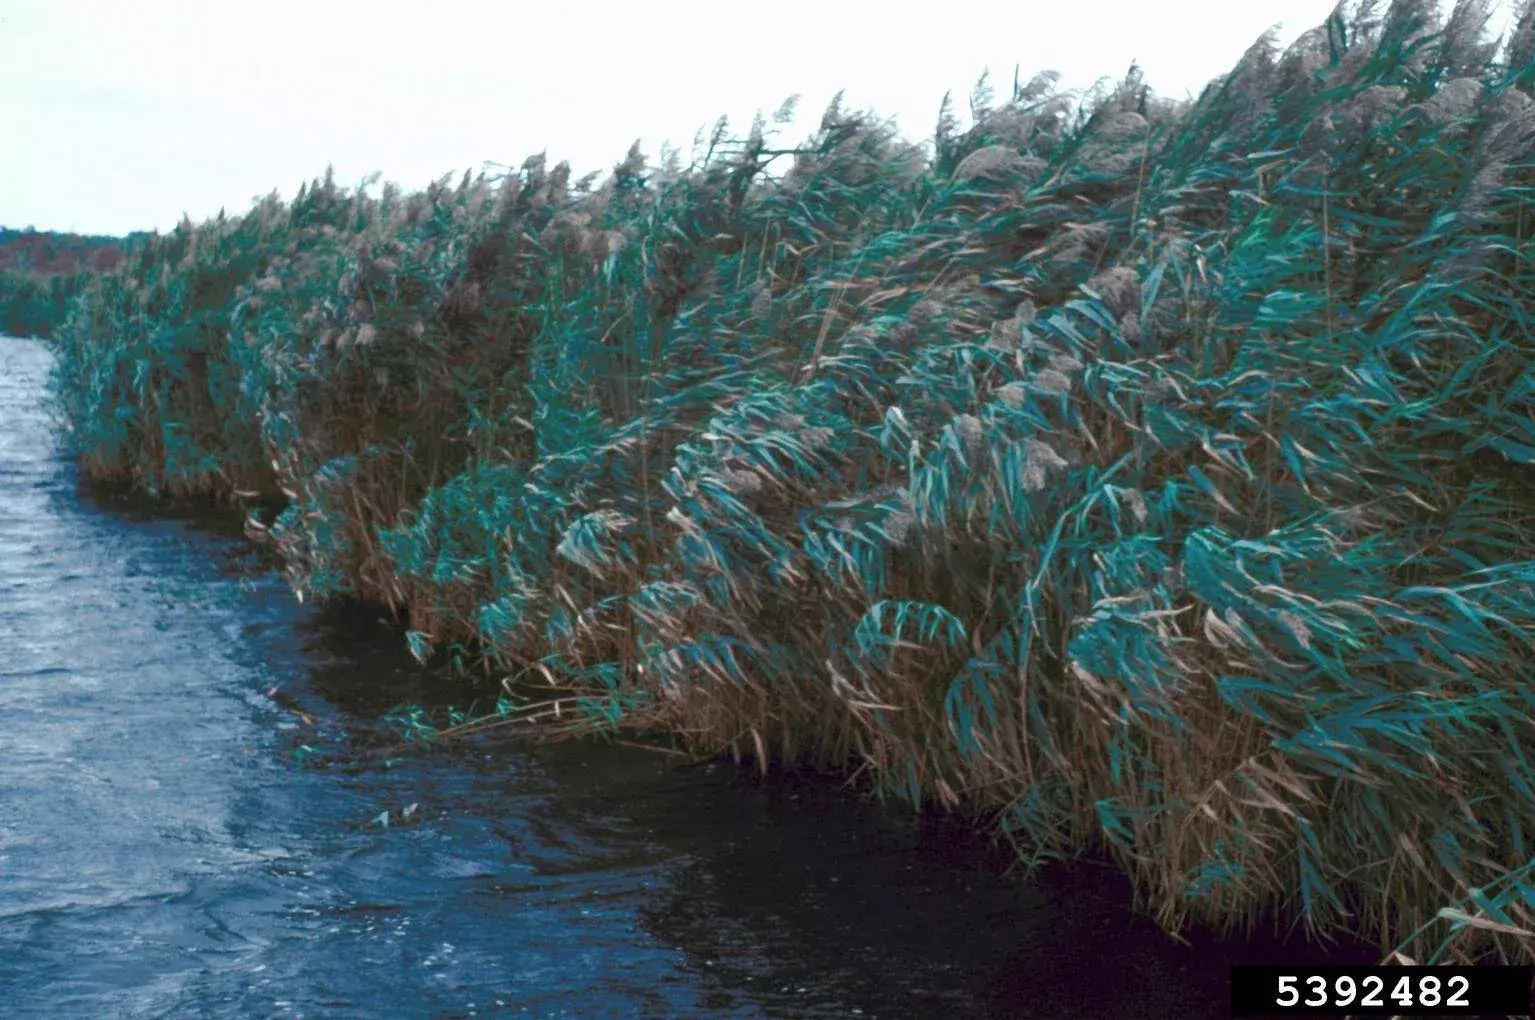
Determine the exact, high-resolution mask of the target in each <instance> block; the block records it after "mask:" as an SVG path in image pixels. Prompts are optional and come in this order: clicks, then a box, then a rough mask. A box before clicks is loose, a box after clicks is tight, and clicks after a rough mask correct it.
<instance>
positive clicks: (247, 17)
mask: <svg viewBox="0 0 1535 1020" xmlns="http://www.w3.org/2000/svg"><path fill="white" fill-rule="evenodd" d="M1334 3H1335V0H1161V2H1159V3H1146V2H1145V0H1078V2H1072V0H942V2H939V3H932V4H929V3H922V4H917V3H911V4H895V3H889V2H888V0H887V2H885V3H874V2H871V0H862V2H858V3H852V2H838V0H770V2H768V3H758V4H750V5H748V4H742V3H732V2H729V0H653V2H649V3H627V4H617V3H612V2H611V0H601V2H593V0H588V2H587V3H585V4H581V5H579V6H578V5H576V4H567V3H550V2H543V0H534V2H529V0H490V2H475V0H430V2H427V0H368V2H362V0H301V2H295V0H0V225H3V226H8V227H25V226H28V225H33V226H36V227H37V228H38V229H41V230H70V231H78V232H81V233H97V234H119V235H120V234H124V233H127V232H129V231H133V230H162V231H163V230H168V229H170V228H171V227H173V226H174V225H175V224H176V222H177V221H178V220H180V219H181V217H182V214H183V213H185V214H187V215H189V216H191V218H192V219H193V220H203V219H205V218H208V217H211V216H213V215H215V214H217V212H218V211H219V209H220V208H223V209H225V210H227V211H228V212H230V213H232V214H233V213H243V212H245V211H246V210H247V209H249V208H250V206H251V203H252V201H253V200H254V199H255V198H256V197H257V196H260V195H264V194H268V193H270V192H271V191H273V190H274V189H275V190H277V191H279V192H280V193H281V194H282V195H283V196H285V197H291V196H292V195H293V193H294V192H295V191H296V190H297V188H298V186H299V184H300V183H301V182H303V181H306V180H309V179H312V178H314V177H316V176H318V175H320V174H322V173H323V172H324V169H325V167H326V165H327V164H332V165H334V167H335V172H336V178H337V180H338V182H340V183H343V184H356V183H358V182H359V181H361V180H362V178H363V177H364V176H365V175H367V174H369V173H371V172H375V171H376V172H378V173H380V174H381V175H382V176H383V178H384V179H385V180H391V181H395V182H397V183H398V184H400V185H401V186H402V187H404V188H406V189H407V190H415V189H418V188H421V187H424V186H425V185H426V184H427V183H428V182H429V181H431V180H432V179H434V178H437V177H440V176H441V175H442V174H444V173H446V172H455V173H461V172H462V171H463V170H464V169H473V170H479V169H480V168H481V167H483V166H484V164H485V163H486V161H493V162H495V163H501V164H510V165H513V166H518V165H521V163H522V161H523V159H525V158H526V157H527V156H528V155H530V154H533V153H536V152H539V151H547V153H548V157H549V161H550V165H553V164H554V163H555V162H558V161H559V160H562V159H563V160H568V161H569V162H570V164H571V166H572V168H573V170H574V171H575V175H576V176H577V177H579V176H580V175H581V174H583V173H585V172H587V171H590V170H606V169H609V168H611V167H612V166H613V164H615V163H617V162H618V161H619V160H621V159H622V158H623V156H624V154H625V153H626V152H627V151H628V148H629V145H630V143H632V142H633V141H635V139H636V138H638V139H640V141H641V148H642V150H643V151H644V152H645V153H646V154H647V155H648V156H650V157H652V158H654V157H656V156H657V155H659V152H660V148H661V143H662V142H663V141H667V140H670V141H671V142H672V143H673V144H675V145H678V146H679V147H680V148H681V149H682V150H683V152H684V154H685V153H686V152H687V151H688V148H689V146H690V145H691V142H692V139H693V137H694V135H695V133H696V132H697V131H698V129H699V128H701V127H706V126H712V124H713V123H714V121H715V120H716V119H718V117H719V116H720V115H721V114H725V115H728V116H729V117H730V119H731V123H732V124H733V125H735V126H737V127H739V128H740V129H741V130H743V131H744V130H745V129H746V127H748V126H749V124H750V122H751V118H752V116H753V114H754V113H756V112H757V111H758V110H761V111H763V112H764V113H766V114H767V115H768V116H769V117H771V115H772V113H773V112H774V111H776V110H777V109H778V108H779V106H780V105H781V104H782V103H783V101H784V100H785V99H786V98H787V97H788V96H790V95H792V94H796V93H797V94H799V95H801V97H802V98H801V100H800V105H799V107H798V110H799V116H798V118H797V120H796V121H795V122H793V123H792V124H790V125H789V126H788V127H787V128H786V129H784V132H783V134H782V135H781V136H780V138H781V140H783V141H785V142H795V141H799V140H801V139H803V138H804V137H805V136H806V135H808V134H809V132H810V130H811V129H813V128H814V126H815V125H816V124H817V123H818V122H819V120H820V116H821V112H822V111H823V110H824V109H825V107H826V104H827V103H828V102H829V101H830V99H831V97H832V96H833V95H834V94H835V93H836V92H837V91H838V90H839V89H845V90H846V96H845V105H846V106H848V107H851V108H854V109H860V110H863V109H872V110H874V111H875V112H877V113H878V114H880V115H882V116H894V117H895V118H896V122H897V124H898V125H899V127H900V128H901V130H902V132H903V133H904V134H905V135H906V136H907V137H908V138H911V139H913V140H917V139H922V138H927V137H930V135H931V132H932V128H933V125H934V124H935V123H936V120H937V114H938V107H939V103H940V101H941V100H942V98H943V94H944V92H945V91H950V90H952V91H953V92H954V94H955V98H956V101H957V102H958V105H959V109H960V110H961V112H963V111H964V109H965V102H966V99H967V97H968V96H969V93H970V88H971V86H972V85H973V84H974V83H975V80H976V79H977V77H979V75H980V74H981V72H982V71H983V70H986V69H989V70H990V71H991V74H992V81H993V83H994V84H995V86H996V91H997V93H998V95H999V96H1002V97H1004V98H1005V95H1006V93H1007V91H1008V89H1009V88H1010V87H1011V85H1012V81H1013V74H1014V68H1015V67H1019V68H1020V69H1021V73H1022V75H1023V77H1024V79H1025V80H1027V79H1028V78H1029V77H1030V76H1032V74H1033V73H1035V72H1038V71H1043V70H1047V69H1053V70H1055V71H1058V72H1060V74H1061V85H1062V87H1065V88H1086V87H1088V86H1091V85H1092V84H1093V82H1094V81H1096V80H1097V79H1099V78H1101V77H1105V76H1107V77H1109V78H1110V79H1112V80H1118V79H1120V78H1122V77H1123V75H1124V73H1125V72H1126V70H1128V68H1129V66H1130V64H1131V62H1132V61H1136V62H1138V63H1139V64H1140V66H1141V68H1142V70H1143V71H1144V73H1145V75H1146V81H1147V83H1148V84H1149V85H1150V86H1151V87H1152V89H1153V90H1154V91H1155V92H1157V93H1158V94H1160V95H1164V96H1170V97H1178V98H1181V97H1183V96H1185V95H1197V94H1198V92H1199V91H1200V89H1201V88H1203V86H1204V85H1205V84H1206V83H1207V82H1209V81H1210V80H1211V79H1212V78H1216V77H1218V76H1220V75H1222V74H1224V73H1226V72H1227V71H1229V70H1230V69H1231V68H1232V66H1233V65H1234V64H1235V63H1236V61H1237V60H1238V59H1239V58H1240V57H1241V55H1242V53H1243V52H1244V51H1245V50H1247V48H1248V47H1250V46H1251V45H1252V44H1253V42H1254V41H1256V40H1257V38H1258V37H1259V36H1260V35H1262V33H1263V32H1264V31H1265V30H1266V29H1267V28H1269V27H1270V26H1272V25H1275V24H1276V23H1277V24H1282V27H1281V29H1280V33H1279V41H1280V44H1281V45H1287V44H1288V43H1289V42H1290V41H1292V40H1293V39H1294V38H1295V37H1296V36H1298V35H1299V34H1300V33H1301V32H1303V31H1305V30H1307V29H1309V28H1312V27H1315V26H1316V25H1319V24H1321V23H1322V22H1323V21H1324V20H1325V19H1326V17H1327V15H1328V14H1329V13H1330V11H1331V10H1332V8H1333V6H1334ZM1505 7H1506V3H1505ZM1506 15H1507V11H1506V10H1505V11H1501V12H1500V15H1499V16H1498V17H1496V18H1495V19H1494V23H1493V25H1492V28H1493V30H1494V31H1496V30H1499V29H1501V28H1502V27H1503V26H1504V25H1505V24H1506V22H1507V16H1506Z"/></svg>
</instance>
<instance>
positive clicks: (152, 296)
mask: <svg viewBox="0 0 1535 1020" xmlns="http://www.w3.org/2000/svg"><path fill="white" fill-rule="evenodd" d="M1477 31H1478V29H1477V26H1475V25H1474V24H1473V23H1472V21H1471V20H1468V19H1466V18H1464V17H1459V18H1456V19H1451V21H1450V22H1447V23H1445V24H1443V25H1440V24H1438V23H1437V22H1435V21H1434V19H1433V16H1432V15H1431V13H1430V12H1428V11H1427V10H1426V9H1424V8H1423V7H1422V5H1413V4H1405V3H1404V4H1396V5H1393V6H1392V8H1391V14H1390V16H1389V17H1385V18H1384V19H1374V18H1371V17H1369V16H1368V15H1367V12H1365V11H1363V9H1361V10H1358V11H1354V10H1349V11H1345V10H1344V9H1342V8H1340V9H1339V11H1338V13H1336V14H1335V15H1334V16H1333V17H1332V18H1330V19H1329V21H1328V22H1327V23H1326V24H1325V25H1323V26H1319V27H1318V28H1317V29H1316V30H1314V31H1312V32H1310V33H1307V34H1305V35H1303V36H1302V37H1301V38H1300V39H1299V40H1297V42H1296V43H1295V44H1294V45H1293V46H1292V47H1291V48H1290V49H1289V50H1288V51H1286V52H1285V53H1282V54H1281V53H1277V52H1275V51H1274V49H1273V47H1272V46H1270V45H1269V44H1268V41H1266V40H1260V41H1259V42H1258V43H1257V44H1256V45H1255V46H1254V47H1253V48H1252V50H1251V51H1249V52H1248V53H1247V54H1246V55H1245V56H1244V57H1243V59H1242V60H1241V61H1240V62H1239V64H1238V66H1237V67H1235V68H1234V69H1233V71H1232V73H1231V74H1230V75H1228V76H1227V77H1226V78H1225V79H1224V80H1222V81H1221V82H1218V83H1216V84H1215V85H1212V87H1211V88H1210V89H1208V90H1206V92H1205V93H1204V94H1203V95H1202V96H1201V97H1199V99H1198V100H1196V101H1193V102H1168V101H1165V100H1163V99H1161V98H1159V97H1157V96H1155V95H1153V94H1152V93H1151V92H1150V90H1149V89H1147V88H1146V87H1145V85H1144V82H1143V81H1142V80H1141V78H1140V75H1139V72H1138V70H1135V69H1132V70H1131V71H1130V72H1129V73H1128V74H1127V75H1126V76H1125V77H1124V78H1123V79H1121V80H1120V81H1119V82H1118V83H1117V84H1116V85H1112V86H1105V87H1104V88H1101V89H1099V90H1097V91H1095V92H1093V93H1091V94H1089V95H1087V96H1084V97H1071V96H1062V95H1059V94H1058V93H1057V92H1056V90H1055V83H1054V80H1053V79H1052V78H1051V77H1050V76H1049V75H1040V76H1037V77H1035V78H1034V79H1032V80H1029V81H1026V82H1025V81H1023V80H1022V79H1019V80H1018V81H1017V82H1015V85H1014V88H1013V89H1012V91H1011V93H1010V94H1009V95H1008V96H1007V97H1006V98H1005V100H1003V101H1001V102H998V101H997V100H998V97H996V96H995V95H994V94H992V93H991V92H990V91H988V90H987V89H986V88H984V87H979V86H978V88H977V90H976V95H975V96H974V97H973V103H972V116H973V121H974V123H973V125H972V126H971V127H970V128H969V129H967V130H961V129H960V128H959V127H958V122H957V119H956V118H955V117H953V116H952V115H951V114H952V111H950V110H948V109H947V107H946V108H945V109H946V111H947V112H946V113H945V114H944V116H942V117H941V118H940V124H939V127H938V130H937V132H936V134H935V137H934V138H933V139H932V142H931V144H930V145H925V144H918V143H916V142H913V141H911V140H909V139H905V138H902V137H901V136H900V135H899V134H898V133H897V132H896V131H895V129H894V128H893V126H891V125H890V124H889V123H888V122H885V121H882V120H880V119H879V118H878V117H876V116H874V115H872V114H861V113H853V112H850V111H848V110H846V109H843V108H842V107H841V106H840V105H839V104H834V105H833V107H832V108H830V109H828V110H827V111H826V114H825V116H824V118H823V121H822V124H821V126H820V128H819V130H818V132H817V134H816V135H815V137H813V138H811V139H809V140H807V141H806V142H804V143H803V144H802V145H799V146H795V147H792V148H789V147H782V146H780V145H779V143H778V142H776V141H774V140H773V138H772V136H771V130H770V129H769V128H767V126H766V124H765V122H763V123H759V124H758V125H755V126H754V127H753V128H751V129H750V130H749V131H748V132H746V133H744V134H742V135H740V136H732V134H731V133H730V132H729V130H728V127H727V126H726V125H723V124H722V125H721V126H720V128H719V129H718V130H717V131H716V132H715V133H714V134H713V135H712V136H710V137H709V138H708V139H700V145H699V147H698V151H697V152H696V153H695V154H694V160H693V162H692V163H691V164H688V165H684V164H683V162H682V160H681V158H680V157H677V158H668V159H663V160H662V161H661V162H660V163H659V165H652V164H651V163H650V162H649V161H648V160H647V159H646V158H645V156H644V155H643V154H642V153H640V152H639V151H638V150H637V149H635V150H632V151H631V152H630V153H629V155H628V157H626V159H625V160H624V161H623V162H621V163H620V164H619V165H617V166H616V167H615V168H614V170H613V172H612V174H610V175H608V176H607V177H605V178H601V179H592V180H588V181H572V180H571V175H570V172H569V168H568V167H567V166H564V165H563V164H558V165H555V166H553V167H551V166H549V164H548V161H547V160H546V159H545V158H544V157H543V156H536V157H533V158H531V159H529V160H528V161H526V163H524V165H523V166H522V167H521V169H520V170H518V171H515V172H511V173H508V174H505V175H498V176H496V177H490V176H487V175H484V174H482V175H480V176H478V177H475V176H474V175H469V174H466V175H465V177H464V178H463V179H462V180H461V181H459V182H458V183H457V184H456V186H455V184H454V183H453V182H452V181H451V180H449V179H447V178H444V179H443V180H441V181H439V182H436V183H435V184H433V185H432V186H431V187H429V188H428V189H426V191H424V192H422V193H419V194H413V195H404V194H402V193H400V192H399V190H398V189H393V188H389V187H385V188H384V189H382V191H381V193H379V194H378V195H377V196H374V195H372V194H370V193H368V192H366V191H349V190H348V189H345V188H342V187H339V186H338V185H337V184H336V182H335V181H334V179H333V176H332V175H330V174H327V175H326V176H325V177H323V178H321V179H317V180H315V181H314V182H312V184H311V185H309V186H306V188H304V189H301V191H300V193H299V195H298V196H296V198H295V199H294V200H293V201H292V202H284V201H282V200H281V199H279V198H277V197H276V196H272V197H270V198H268V199H265V200H263V201H261V202H259V203H257V204H256V205H255V207H254V208H252V209H251V210H250V212H248V213H246V214H245V215H244V216H242V217H233V218H232V217H223V218H220V219H219V220H217V221H211V222H208V223H204V224H198V225H194V224H192V223H190V222H184V223H183V224H182V225H181V226H180V227H179V228H178V229H177V230H175V231H173V232H171V233H169V234H167V235H164V236H157V237H154V238H151V239H149V241H148V242H147V243H146V244H145V245H144V246H143V247H141V248H138V249H136V250H135V252H134V253H133V254H132V255H131V256H130V257H129V259H128V260H127V262H125V264H124V266H123V268H122V269H121V271H119V272H117V273H113V274H107V275H103V276H101V277H99V278H98V279H97V280H96V281H94V283H93V284H92V286H91V287H90V288H88V289H87V290H86V291H85V292H84V293H83V294H82V295H81V296H80V297H79V299H78V300H76V301H75V302H74V303H73V304H72V305H71V312H70V316H69V319H68V320H67V322H66V323H64V324H63V326H62V327H61V329H60V330H59V331H58V338H59V342H58V346H57V351H58V362H57V369H56V371H55V373H54V375H53V379H52V388H53V394H54V397H55V399H56V401H57V404H58V407H59V410H60V412H61V417H62V419H63V421H64V422H65V424H66V434H67V438H68V442H69V443H70V446H71V449H72V450H73V451H74V452H75V453H76V455H77V456H78V458H79V462H80V464H81V466H82V468H83V470H84V471H85V472H86V474H87V475H89V476H91V477H93V478H99V479H103V480H116V481H120V482H124V483H127V484H131V485H134V486H137V487H138V488H140V489H142V490H143V491H146V492H149V493H152V494H158V495H176V494H196V495H203V496H211V497H216V498H219V499H224V500H231V501H238V500H241V499H246V498H251V497H253V496H261V495H263V494H264V495H267V496H277V497H280V498H281V499H282V500H283V509H282V510H281V512H280V513H278V514H277V515H276V516H275V517H264V518H262V519H260V520H256V521H253V522H252V530H253V532H254V533H256V534H258V535H259V536H260V537H261V538H262V539H263V540H264V541H265V542H266V544H267V546H268V547H269V548H270V549H271V550H273V551H274V552H275V553H276V554H278V555H279V556H280V557H281V560H282V563H283V565H284V570H285V573H286V576H287V579H288V582H289V584H290V585H291V587H292V588H293V589H294V591H295V592H296V593H297V594H298V595H299V597H301V598H303V599H306V600H322V601H324V600H346V599H358V600H361V601H362V602H364V603H367V604H370V605H373V606H376V607H380V608H382V609H384V610H386V611H387V612H389V613H390V614H394V615H397V617H398V618H399V619H401V620H402V621H405V622H406V624H407V626H408V630H407V633H406V636H405V640H406V643H407V645H408V647H409V648H410V649H411V651H412V653H413V654H414V655H416V656H417V657H418V658H420V659H421V660H423V661H449V662H452V661H457V662H459V663H460V664H461V665H462V666H463V667H464V668H465V669H466V670H469V671H476V670H478V671H480V672H481V673H482V674H483V675H485V676H486V677H487V679H488V680H489V681H490V682H491V683H495V682H497V681H499V680H502V679H503V678H505V681H506V683H507V685H508V686H509V687H510V688H514V689H521V688H526V687H527V686H528V685H534V686H537V685H544V686H545V687H547V688H548V689H551V690H552V691H555V692H557V693H562V694H566V695H568V696H570V697H572V698H573V699H574V700H573V701H572V702H571V703H570V704H571V706H572V707H576V708H578V709H579V713H580V714H579V718H580V719H581V720H582V722H583V723H584V724H585V725H586V726H588V727H589V728H590V729H592V730H594V731H601V732H608V733H612V732H615V731H621V730H636V731H652V732H661V733H668V734H672V735H674V736H675V738H676V740H677V741H678V742H679V743H680V744H681V745H682V747H683V749H684V750H686V751H688V752H690V753H693V754H696V755H699V756H701V757H707V756H711V755H716V754H727V755H730V756H733V757H736V758H738V759H742V760H752V761H755V762H756V763H758V764H759V765H761V767H762V768H764V769H768V768H770V767H772V766H775V765H784V764H809V765H813V766H817V767H821V768H825V769H827V770H829V771H831V772H833V773H840V774H850V775H856V776H858V777H859V780H860V782H867V783H869V784H870V785H871V786H872V787H873V788H875V789H876V790H878V791H879V792H880V793H882V794H883V795H884V796H886V797H887V798H890V799H893V800H897V801H900V800H904V801H905V802H906V803H907V804H909V805H910V806H911V807H913V808H914V809H918V810H926V809H930V808H938V809H941V810H950V809H952V810H956V811H959V812H961V813H964V814H966V815H968V816H970V817H973V818H982V819H987V820H991V821H992V822H994V826H995V828H996V829H997V830H998V831H1000V832H1001V833H1003V834H1005V836H1006V837H1007V838H1008V839H1009V840H1011V841H1012V842H1013V844H1014V845H1015V846H1016V847H1017V848H1018V853H1019V856H1020V857H1021V858H1023V859H1030V860H1032V859H1050V858H1052V857H1056V856H1065V857H1070V856H1072V855H1075V854H1078V853H1081V852H1083V851H1084V850H1090V851H1093V852H1101V853H1103V854H1106V855H1107V856H1108V857H1110V858H1111V859H1112V860H1114V861H1115V862H1116V863H1117V865H1118V866H1119V867H1120V868H1122V869H1123V870H1124V872H1125V873H1126V874H1127V875H1128V876H1129V877H1130V879H1131V881H1132V883H1133V885H1134V888H1135V889H1136V892H1137V896H1138V897H1139V899H1140V901H1141V902H1142V903H1143V904H1144V905H1145V907H1146V909H1147V911H1148V913H1149V914H1150V915H1151V916H1153V917H1155V918H1156V919H1157V920H1158V921H1159V922H1160V923H1162V924H1163V925H1165V926H1166V927H1167V928H1168V929H1170V930H1180V929H1182V928H1184V927H1186V926H1187V925H1189V924H1190V923H1193V922H1204V923H1209V924H1212V925H1215V926H1232V927H1241V926H1243V925H1246V924H1250V923H1254V922H1256V921H1260V920H1263V919H1269V918H1273V917H1280V918H1283V919H1285V920H1286V921H1287V922H1291V921H1293V922H1296V923H1303V924H1305V925H1307V926H1309V927H1310V928H1312V929H1314V930H1317V931H1324V932H1325V931H1347V932H1349V933H1350V934H1352V935H1353V936H1356V937H1358V938H1360V939H1362V940H1364V941H1367V942H1369V943H1371V944H1373V945H1375V946H1377V947H1378V951H1379V952H1380V953H1381V954H1382V955H1385V954H1388V953H1390V952H1391V951H1392V950H1401V951H1402V952H1404V953H1406V954H1408V955H1410V956H1411V957H1413V958H1415V959H1419V960H1424V961H1428V960H1436V961H1437V960H1445V959H1460V960H1485V959H1498V958H1505V959H1521V960H1522V959H1527V958H1529V957H1530V956H1531V948H1532V945H1535V934H1532V932H1535V858H1532V857H1531V854H1530V852H1529V847H1528V837H1527V834H1528V833H1529V832H1530V831H1532V827H1535V766H1532V765H1531V763H1530V760H1529V758H1528V756H1527V754H1526V753H1525V751H1524V748H1526V747H1527V746H1529V745H1530V744H1531V743H1532V741H1535V721H1532V718H1535V713H1532V712H1531V708H1532V703H1531V700H1530V693H1529V692H1530V691H1531V690H1532V689H1535V673H1532V669H1535V656H1532V655H1531V651H1532V645H1535V640H1532V638H1531V635H1532V634H1535V529H1532V527H1531V525H1530V521H1531V520H1532V519H1535V518H1532V515H1531V512H1530V511H1531V507H1532V506H1535V476H1532V474H1531V471H1532V466H1535V383H1532V378H1535V376H1532V372H1535V368H1532V365H1535V348H1532V346H1531V337H1535V320H1532V318H1531V314H1530V311H1529V309H1530V308H1532V307H1535V271H1532V269H1531V255H1532V254H1535V248H1532V244H1531V240H1530V239H1531V237H1532V236H1535V227H1532V223H1531V218H1532V214H1531V212H1530V209H1529V206H1528V203H1527V201H1526V199H1525V196H1526V195H1527V193H1528V190H1529V188H1530V187H1532V186H1535V169H1532V167H1535V152H1532V151H1531V148H1530V137H1531V135H1530V133H1529V132H1528V131H1526V130H1525V128H1526V126H1527V123H1528V121H1529V120H1530V117H1531V111H1532V110H1535V99H1532V97H1531V94H1532V89H1535V72H1532V71H1531V70H1530V67H1529V66H1526V65H1528V64H1529V61H1528V60H1527V59H1525V57H1524V56H1523V55H1525V54H1528V53H1532V52H1535V41H1531V40H1532V39H1535V36H1532V35H1531V33H1535V20H1532V19H1520V21H1519V25H1518V26H1517V27H1516V29H1515V35H1516V36H1518V38H1517V39H1515V40H1513V44H1512V45H1511V46H1510V48H1509V49H1508V50H1507V51H1506V52H1507V54H1511V56H1508V55H1504V56H1500V55H1499V54H1498V53H1497V52H1496V51H1495V50H1493V49H1491V48H1488V47H1486V46H1483V45H1480V44H1479V43H1478V42H1477V38H1476V36H1477ZM1425 68H1429V69H1430V70H1427V71H1426V70H1425Z"/></svg>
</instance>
